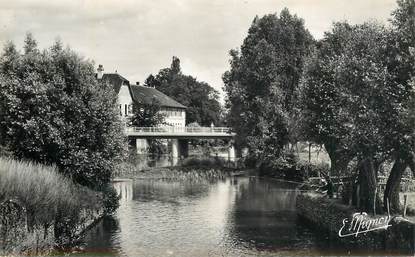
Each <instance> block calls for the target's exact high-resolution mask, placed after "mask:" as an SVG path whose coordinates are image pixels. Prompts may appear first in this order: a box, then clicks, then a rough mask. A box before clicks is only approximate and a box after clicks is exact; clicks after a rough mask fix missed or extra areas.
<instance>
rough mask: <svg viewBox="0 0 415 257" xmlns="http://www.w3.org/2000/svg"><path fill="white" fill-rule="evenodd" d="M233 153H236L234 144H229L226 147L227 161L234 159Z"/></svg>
mask: <svg viewBox="0 0 415 257" xmlns="http://www.w3.org/2000/svg"><path fill="white" fill-rule="evenodd" d="M235 153H236V150H235V145H234V144H231V145H230V146H229V149H228V161H231V162H233V161H235V157H236V154H235Z"/></svg>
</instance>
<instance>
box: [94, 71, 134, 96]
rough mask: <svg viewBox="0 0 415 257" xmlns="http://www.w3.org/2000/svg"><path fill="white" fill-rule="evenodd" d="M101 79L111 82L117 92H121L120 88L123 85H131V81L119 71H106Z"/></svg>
mask: <svg viewBox="0 0 415 257" xmlns="http://www.w3.org/2000/svg"><path fill="white" fill-rule="evenodd" d="M101 81H103V82H106V83H109V84H110V85H112V86H113V87H114V91H115V93H117V94H118V93H119V92H120V88H121V86H122V85H129V84H130V82H129V81H128V80H127V79H126V78H124V77H123V76H121V75H120V74H118V73H105V74H104V75H103V76H102V79H101Z"/></svg>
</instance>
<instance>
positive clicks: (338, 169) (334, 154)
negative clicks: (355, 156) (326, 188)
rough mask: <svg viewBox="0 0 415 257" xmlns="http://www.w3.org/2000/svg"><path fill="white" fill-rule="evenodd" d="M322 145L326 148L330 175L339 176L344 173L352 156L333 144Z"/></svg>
mask: <svg viewBox="0 0 415 257" xmlns="http://www.w3.org/2000/svg"><path fill="white" fill-rule="evenodd" d="M324 147H325V148H326V151H327V153H328V155H329V157H330V162H331V167H330V175H331V176H339V175H344V174H346V173H347V165H348V164H349V162H350V160H352V156H351V155H350V154H349V152H347V151H345V150H343V149H341V148H338V147H337V146H336V145H334V144H324Z"/></svg>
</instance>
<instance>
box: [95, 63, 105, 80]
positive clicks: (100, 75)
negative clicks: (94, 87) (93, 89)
mask: <svg viewBox="0 0 415 257" xmlns="http://www.w3.org/2000/svg"><path fill="white" fill-rule="evenodd" d="M97 72H98V73H97V79H102V76H104V66H102V64H100V65H98V69H97Z"/></svg>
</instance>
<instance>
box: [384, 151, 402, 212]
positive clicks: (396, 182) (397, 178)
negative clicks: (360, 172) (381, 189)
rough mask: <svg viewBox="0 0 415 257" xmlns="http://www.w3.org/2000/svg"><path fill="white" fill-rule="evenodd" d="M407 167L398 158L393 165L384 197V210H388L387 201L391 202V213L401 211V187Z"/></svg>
mask: <svg viewBox="0 0 415 257" xmlns="http://www.w3.org/2000/svg"><path fill="white" fill-rule="evenodd" d="M407 166H408V164H407V162H405V161H404V160H402V158H400V157H398V158H397V159H396V160H395V163H394V164H393V167H392V170H391V172H390V174H389V177H388V181H387V182H386V188H385V193H384V195H383V208H384V209H385V210H387V200H389V209H390V212H391V213H397V212H399V210H400V207H401V205H400V201H399V192H400V190H399V189H400V187H399V186H400V183H401V179H402V175H403V173H404V171H405V169H406V167H407Z"/></svg>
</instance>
